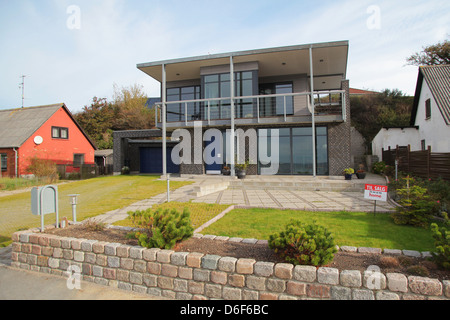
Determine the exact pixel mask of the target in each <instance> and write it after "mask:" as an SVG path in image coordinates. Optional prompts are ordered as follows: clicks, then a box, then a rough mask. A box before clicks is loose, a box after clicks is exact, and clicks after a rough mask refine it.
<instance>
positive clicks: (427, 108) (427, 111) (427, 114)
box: [425, 99, 431, 119]
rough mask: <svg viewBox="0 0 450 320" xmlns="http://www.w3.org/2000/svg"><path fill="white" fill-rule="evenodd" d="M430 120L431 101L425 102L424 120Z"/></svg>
mask: <svg viewBox="0 0 450 320" xmlns="http://www.w3.org/2000/svg"><path fill="white" fill-rule="evenodd" d="M430 118H431V99H427V101H425V119H430Z"/></svg>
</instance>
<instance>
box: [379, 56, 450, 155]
mask: <svg viewBox="0 0 450 320" xmlns="http://www.w3.org/2000/svg"><path fill="white" fill-rule="evenodd" d="M449 137H450V65H437V66H421V67H419V74H418V77H417V85H416V92H415V95H414V104H413V108H412V111H411V121H410V126H409V127H407V128H382V129H381V130H380V132H379V133H378V134H377V135H376V136H375V138H374V140H373V142H372V152H373V154H376V155H378V156H379V157H380V159H381V153H382V149H383V148H384V149H385V150H387V149H388V148H389V147H391V148H392V149H395V148H396V146H408V145H409V146H411V151H418V150H427V149H428V147H431V151H432V152H439V153H446V152H450V139H449Z"/></svg>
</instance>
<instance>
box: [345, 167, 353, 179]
mask: <svg viewBox="0 0 450 320" xmlns="http://www.w3.org/2000/svg"><path fill="white" fill-rule="evenodd" d="M354 173H355V170H353V168H347V169H345V170H344V176H345V180H352V175H353V174H354Z"/></svg>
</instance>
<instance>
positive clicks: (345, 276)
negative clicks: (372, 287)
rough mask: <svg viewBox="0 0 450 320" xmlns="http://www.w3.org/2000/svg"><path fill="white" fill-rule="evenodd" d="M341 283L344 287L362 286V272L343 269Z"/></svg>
mask: <svg viewBox="0 0 450 320" xmlns="http://www.w3.org/2000/svg"><path fill="white" fill-rule="evenodd" d="M339 279H340V283H341V285H342V286H344V287H361V285H362V279H361V272H360V271H358V270H343V271H341V274H340V277H339Z"/></svg>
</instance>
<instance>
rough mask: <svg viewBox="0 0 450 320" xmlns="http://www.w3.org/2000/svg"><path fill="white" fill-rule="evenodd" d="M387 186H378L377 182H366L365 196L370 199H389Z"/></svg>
mask: <svg viewBox="0 0 450 320" xmlns="http://www.w3.org/2000/svg"><path fill="white" fill-rule="evenodd" d="M387 190H388V187H387V186H377V185H375V184H366V187H365V190H364V198H365V199H369V200H379V201H387Z"/></svg>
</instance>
